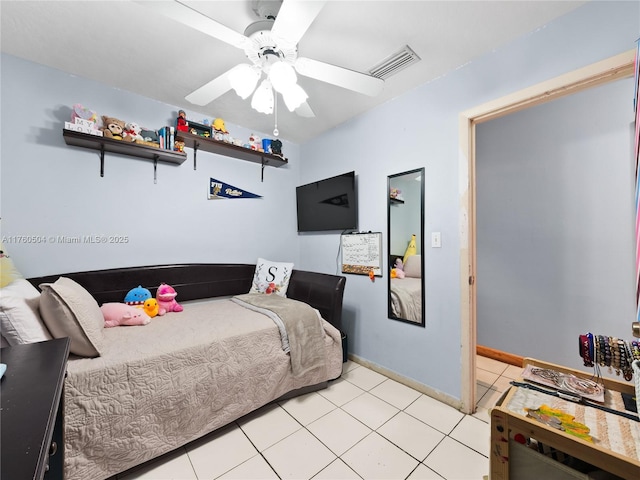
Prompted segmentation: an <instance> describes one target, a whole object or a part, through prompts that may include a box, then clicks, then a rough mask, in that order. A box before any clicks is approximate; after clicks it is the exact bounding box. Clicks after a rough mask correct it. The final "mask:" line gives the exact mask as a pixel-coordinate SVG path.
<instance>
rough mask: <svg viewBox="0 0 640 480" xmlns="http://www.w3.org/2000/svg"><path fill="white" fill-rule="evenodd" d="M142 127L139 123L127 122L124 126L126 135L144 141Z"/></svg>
mask: <svg viewBox="0 0 640 480" xmlns="http://www.w3.org/2000/svg"><path fill="white" fill-rule="evenodd" d="M140 132H142V128H141V127H140V126H139V125H138V124H137V123H132V122H127V123H126V124H125V126H124V134H123V135H124V136H125V137H127V138H130V139H131V140H132V141H134V142H137V141H138V140H140V141H142V142H143V141H144V137H143V136H142V135H141V134H140Z"/></svg>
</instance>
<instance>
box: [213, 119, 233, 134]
mask: <svg viewBox="0 0 640 480" xmlns="http://www.w3.org/2000/svg"><path fill="white" fill-rule="evenodd" d="M213 130H214V131H216V132H222V133H229V132H228V131H227V127H226V126H225V125H224V120H223V119H221V118H216V119H215V120H214V121H213Z"/></svg>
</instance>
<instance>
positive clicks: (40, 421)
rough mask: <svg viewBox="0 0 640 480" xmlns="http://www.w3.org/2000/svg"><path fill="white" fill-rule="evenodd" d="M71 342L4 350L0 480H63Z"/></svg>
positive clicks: (61, 340) (64, 340)
mask: <svg viewBox="0 0 640 480" xmlns="http://www.w3.org/2000/svg"><path fill="white" fill-rule="evenodd" d="M69 343H70V341H69V339H68V338H59V339H55V340H49V341H46V342H38V343H31V344H27V345H16V346H13V347H6V348H2V349H0V362H1V363H4V364H6V365H7V371H6V372H5V374H4V376H3V377H2V380H1V382H0V430H1V439H2V445H1V447H0V450H1V463H0V478H2V479H5V478H6V479H7V480H9V479H16V480H18V479H19V480H23V479H24V480H27V479H28V480H31V479H37V480H40V479H62V478H63V461H64V439H63V429H62V427H63V425H62V422H63V415H62V411H63V401H64V400H63V399H64V397H63V389H64V378H65V374H66V368H67V357H68V356H69Z"/></svg>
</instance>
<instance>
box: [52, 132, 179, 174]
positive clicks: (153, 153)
mask: <svg viewBox="0 0 640 480" xmlns="http://www.w3.org/2000/svg"><path fill="white" fill-rule="evenodd" d="M62 136H63V137H64V141H65V143H66V144H67V145H73V146H75V147H83V148H89V149H91V150H98V151H99V152H100V176H101V177H104V152H111V153H119V154H121V155H129V156H131V157H138V158H145V159H147V160H153V171H154V175H153V177H154V182H155V181H156V169H157V165H158V162H165V163H173V164H175V165H181V164H182V163H184V161H185V160H186V159H187V155H186V153H184V152H173V151H171V150H164V149H160V148H156V147H150V146H148V145H141V144H137V143H132V142H124V141H122V140H116V139H113V138H107V137H98V136H96V135H91V134H89V133H82V132H76V131H74V130H67V129H62Z"/></svg>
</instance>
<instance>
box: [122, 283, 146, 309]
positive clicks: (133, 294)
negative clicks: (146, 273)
mask: <svg viewBox="0 0 640 480" xmlns="http://www.w3.org/2000/svg"><path fill="white" fill-rule="evenodd" d="M149 298H151V292H150V291H149V290H147V289H146V288H144V287H143V286H142V285H138V286H137V287H136V288H132V289H131V290H129V292H128V293H127V295H126V296H125V297H124V303H126V304H127V305H130V306H132V307H136V308H144V302H145V301H147V300H148V299H149Z"/></svg>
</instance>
